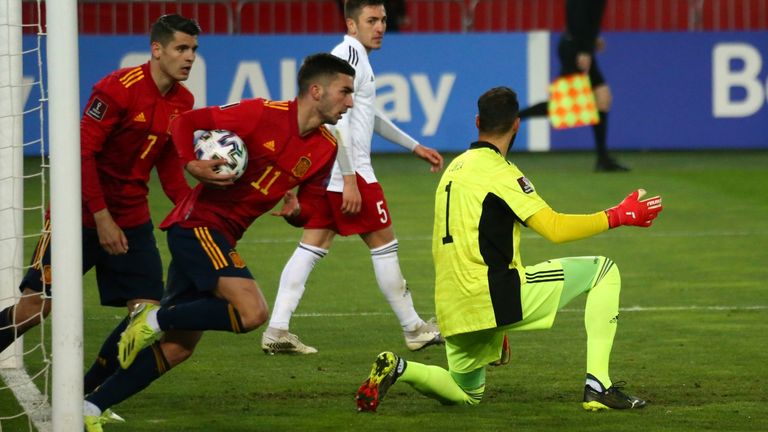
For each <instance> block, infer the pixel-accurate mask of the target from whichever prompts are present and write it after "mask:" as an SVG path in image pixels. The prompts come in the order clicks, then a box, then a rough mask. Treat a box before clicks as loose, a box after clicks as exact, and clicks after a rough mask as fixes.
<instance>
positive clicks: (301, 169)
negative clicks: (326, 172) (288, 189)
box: [291, 156, 312, 178]
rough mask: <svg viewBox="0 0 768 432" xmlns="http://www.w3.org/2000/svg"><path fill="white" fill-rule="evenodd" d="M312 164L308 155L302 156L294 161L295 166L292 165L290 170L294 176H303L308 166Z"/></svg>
mask: <svg viewBox="0 0 768 432" xmlns="http://www.w3.org/2000/svg"><path fill="white" fill-rule="evenodd" d="M311 166H312V161H311V160H309V158H308V157H306V156H302V157H300V158H299V161H298V162H297V163H296V166H295V167H293V169H292V170H291V173H293V175H294V176H296V177H298V178H301V177H304V174H306V173H307V171H309V167H311Z"/></svg>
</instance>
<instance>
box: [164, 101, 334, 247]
mask: <svg viewBox="0 0 768 432" xmlns="http://www.w3.org/2000/svg"><path fill="white" fill-rule="evenodd" d="M212 129H226V130H229V131H231V132H234V133H236V134H237V135H238V136H240V138H242V140H243V142H244V143H245V145H246V147H247V148H248V168H247V169H246V170H245V173H243V175H242V177H240V178H239V179H238V180H237V181H236V182H235V184H233V185H232V186H228V187H226V188H213V187H210V186H204V185H202V184H198V185H197V187H195V188H194V189H193V190H192V192H190V193H189V194H188V195H187V196H186V197H184V199H183V200H182V202H180V203H179V204H178V205H176V207H174V209H173V210H172V211H171V213H170V214H169V215H168V217H167V218H166V219H165V220H164V221H163V223H162V224H161V225H160V228H161V229H168V228H170V227H171V226H172V225H177V224H178V225H179V226H181V227H185V228H194V227H202V226H204V227H208V228H211V229H215V230H218V231H220V232H221V233H222V234H224V236H226V237H227V239H228V240H229V241H230V242H231V243H232V244H233V245H234V244H235V243H236V242H237V240H239V239H240V238H241V237H242V236H243V233H244V232H245V230H246V229H247V228H248V227H249V226H250V225H251V223H253V221H254V220H255V219H256V218H258V217H259V216H261V215H262V214H264V213H266V212H268V211H270V210H271V209H272V208H273V207H274V206H275V205H276V204H278V203H279V202H280V201H281V200H282V198H283V195H285V193H286V192H287V191H290V190H292V189H293V188H295V187H296V186H298V187H299V188H300V190H301V191H302V192H303V193H304V194H307V193H309V194H313V195H322V194H324V193H325V187H326V185H327V181H328V177H329V175H330V172H331V168H332V167H333V162H334V160H335V158H336V139H335V138H334V136H333V134H331V133H330V132H329V131H328V130H327V129H326V128H325V126H320V127H319V128H317V129H315V130H313V131H311V132H310V133H308V134H306V135H305V136H300V135H299V125H298V112H297V102H296V100H293V101H290V102H287V101H269V100H265V99H248V100H244V101H241V102H240V103H236V104H231V105H225V106H221V107H208V108H202V109H199V110H193V111H189V112H187V113H185V114H183V115H181V116H180V117H179V118H178V119H176V120H175V121H174V122H173V124H172V125H171V132H172V134H173V140H174V143H175V145H176V148H177V151H178V153H179V156H180V157H181V159H182V163H183V164H185V165H186V163H187V162H189V161H191V160H194V159H195V155H194V150H193V148H194V145H193V134H192V132H194V131H195V130H212ZM302 211H305V209H302Z"/></svg>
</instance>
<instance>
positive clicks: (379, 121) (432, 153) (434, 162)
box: [373, 108, 443, 172]
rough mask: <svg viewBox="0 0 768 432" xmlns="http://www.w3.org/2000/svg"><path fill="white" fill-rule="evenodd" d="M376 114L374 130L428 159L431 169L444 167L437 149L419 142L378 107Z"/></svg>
mask: <svg viewBox="0 0 768 432" xmlns="http://www.w3.org/2000/svg"><path fill="white" fill-rule="evenodd" d="M375 114H376V115H375V117H374V122H373V130H374V132H376V133H377V134H379V135H380V136H381V137H382V138H384V139H386V140H387V141H390V142H392V143H395V144H397V145H400V146H402V147H405V148H407V149H408V150H410V151H411V152H413V153H414V154H415V155H416V156H418V157H420V158H422V159H424V160H425V161H427V162H428V163H429V164H430V165H431V168H430V171H432V172H437V171H440V170H441V169H443V156H442V155H440V153H439V152H438V151H437V150H435V149H432V148H430V147H426V146H423V145H421V144H419V143H418V141H416V140H415V139H413V137H411V136H410V135H408V134H407V133H405V132H404V131H403V130H402V129H400V128H399V127H397V125H396V124H394V123H393V122H392V120H390V119H388V118H387V116H386V115H384V113H382V112H381V111H379V109H378V108H376V109H375Z"/></svg>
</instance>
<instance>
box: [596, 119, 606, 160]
mask: <svg viewBox="0 0 768 432" xmlns="http://www.w3.org/2000/svg"><path fill="white" fill-rule="evenodd" d="M597 113H598V115H599V117H600V123H598V124H596V125H593V126H592V132H593V134H594V135H595V151H597V158H598V159H599V160H602V159H607V158H608V146H607V145H606V136H607V135H608V113H607V112H605V111H598V112H597Z"/></svg>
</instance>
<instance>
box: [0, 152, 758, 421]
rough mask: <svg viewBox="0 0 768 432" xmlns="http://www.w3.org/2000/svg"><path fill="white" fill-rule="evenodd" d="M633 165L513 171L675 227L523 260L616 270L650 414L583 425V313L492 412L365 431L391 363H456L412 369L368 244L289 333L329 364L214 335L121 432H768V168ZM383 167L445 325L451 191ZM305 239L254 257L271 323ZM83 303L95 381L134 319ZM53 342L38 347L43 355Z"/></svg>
mask: <svg viewBox="0 0 768 432" xmlns="http://www.w3.org/2000/svg"><path fill="white" fill-rule="evenodd" d="M452 156H453V155H449V156H448V159H450V158H451V157H452ZM620 158H621V160H622V161H624V162H627V163H628V164H629V165H631V166H632V167H633V170H632V172H630V173H621V174H595V173H593V172H591V167H592V162H593V161H592V155H591V154H588V153H565V154H529V153H514V154H512V155H511V156H510V159H511V160H513V161H515V162H516V163H517V164H518V166H519V167H520V168H521V169H522V170H523V172H525V173H526V175H527V177H528V178H529V179H530V180H531V181H532V182H533V184H534V185H535V186H536V188H537V190H538V192H539V193H540V194H541V195H542V196H543V197H544V198H545V199H546V200H547V201H548V202H549V203H550V205H552V207H553V208H554V209H555V210H557V211H560V212H569V213H587V212H593V211H598V210H601V209H604V208H607V207H610V206H612V205H614V204H616V203H618V202H619V201H621V200H622V199H623V198H624V196H626V194H628V193H629V192H630V191H632V190H633V189H634V188H637V187H644V188H645V189H647V190H648V192H649V194H651V195H655V194H661V195H662V196H663V200H664V211H663V212H662V213H661V215H660V216H659V219H657V221H656V223H655V224H654V226H653V227H652V228H650V229H642V228H634V227H624V228H621V229H617V230H612V231H610V232H608V233H604V234H602V235H600V236H597V237H593V238H591V239H587V240H583V241H579V242H573V243H568V244H564V245H554V244H550V243H548V242H547V241H546V240H544V239H541V238H539V237H537V236H536V235H535V234H533V233H532V232H530V231H529V232H524V233H523V239H522V246H521V248H522V256H523V262H524V263H526V264H534V263H537V262H539V261H542V260H545V259H548V258H555V257H563V256H577V255H598V254H599V255H606V256H608V257H611V258H612V259H613V260H614V261H615V262H616V263H617V264H618V266H619V268H620V269H621V272H622V277H623V287H622V300H621V305H622V313H621V320H620V325H619V330H618V333H617V336H616V340H615V343H614V348H613V355H612V362H611V376H612V378H613V380H614V381H619V380H625V381H627V383H628V384H627V390H628V391H629V392H631V393H634V394H637V395H638V396H640V397H644V398H647V399H649V401H650V403H649V405H648V406H647V407H646V408H645V409H644V410H641V411H637V412H618V411H614V412H603V413H587V412H584V411H582V409H581V406H580V403H579V402H580V400H581V399H580V398H581V393H582V386H583V375H584V367H585V335H584V329H583V307H584V300H583V298H580V299H577V300H576V301H574V302H573V303H572V304H570V305H568V306H567V307H566V309H565V310H563V311H562V312H561V313H560V314H559V315H558V318H557V320H556V322H555V325H554V327H553V328H552V329H551V330H548V331H536V332H521V333H513V334H511V340H510V342H511V346H512V353H513V354H512V355H513V357H512V363H511V364H510V365H508V366H505V367H500V368H490V369H489V371H488V375H487V386H486V395H485V399H484V400H483V402H482V403H481V404H480V405H479V406H477V407H473V408H466V407H444V406H441V405H440V404H439V403H438V402H436V401H434V400H431V399H428V398H426V397H423V396H421V395H420V394H418V393H416V392H415V391H413V390H412V389H411V388H410V387H409V386H408V385H406V384H398V385H395V386H394V387H393V388H392V389H391V390H390V392H389V394H388V395H387V397H386V398H385V399H384V400H383V402H382V404H381V406H380V407H379V412H378V413H377V414H373V415H371V414H357V413H356V412H355V404H354V400H353V396H354V392H355V390H356V389H357V386H358V385H359V384H360V382H361V381H362V380H363V378H364V377H365V376H366V375H367V373H368V370H369V367H370V362H371V361H372V360H373V359H374V357H375V356H376V354H378V353H379V352H380V351H383V350H394V351H396V352H397V353H399V354H402V355H404V356H405V357H406V358H407V359H412V360H416V361H419V362H423V363H431V364H438V365H442V366H444V365H445V356H444V351H443V349H442V348H434V347H433V348H429V349H426V350H424V351H422V352H418V353H409V352H406V350H405V346H404V342H403V340H402V336H401V332H400V330H399V326H398V324H397V321H396V319H395V317H394V315H393V314H392V313H391V312H390V310H389V307H388V305H387V304H386V302H385V300H384V298H383V296H382V295H381V294H380V293H379V291H378V288H377V286H376V283H375V280H374V277H373V271H372V268H371V262H370V255H369V254H368V251H367V249H366V248H365V246H364V244H363V243H362V241H360V240H359V239H358V238H338V239H337V240H336V243H335V245H334V246H333V248H332V249H331V253H330V254H329V255H328V256H327V257H326V258H325V259H323V260H322V261H321V262H320V263H319V264H318V266H317V267H316V268H315V271H314V272H313V273H312V275H311V278H310V280H309V283H308V287H307V291H306V293H305V296H304V299H303V301H302V303H301V304H300V306H299V309H298V310H297V312H296V315H295V317H294V319H293V321H292V328H291V330H292V331H293V332H295V333H297V334H299V335H300V336H301V338H302V339H303V340H304V341H305V342H307V343H309V344H311V345H313V346H315V347H317V348H318V349H319V350H320V352H319V353H318V354H316V355H313V356H306V357H286V356H274V357H270V356H266V355H264V354H263V353H262V351H261V349H260V340H261V333H262V329H258V330H256V331H254V332H252V333H250V334H245V335H233V334H228V333H220V332H208V333H207V334H206V335H205V337H204V338H203V340H202V342H201V343H200V345H199V346H198V349H197V352H196V353H195V355H194V356H193V357H192V358H191V359H190V360H189V361H187V362H186V363H184V364H182V365H181V366H179V367H178V368H177V369H174V370H172V371H171V372H169V373H168V374H167V375H165V376H164V377H162V378H161V379H160V380H158V381H156V382H155V383H154V384H153V385H152V386H151V387H149V388H148V389H147V390H145V391H144V392H142V393H140V394H139V395H137V396H135V397H133V398H131V399H129V400H127V401H125V402H124V403H122V404H120V405H118V406H116V407H114V409H115V411H116V412H118V413H120V414H121V415H122V416H124V417H125V418H126V419H127V421H128V422H127V423H126V424H124V425H107V426H106V427H105V430H106V431H107V432H112V431H114V432H120V431H132V432H139V431H158V430H162V431H346V430H349V431H353V430H364V431H435V430H440V431H579V430H595V431H607V430H611V431H632V432H637V431H675V432H678V431H702V430H716V431H747V430H754V431H758V430H768V420H767V419H766V415H768V409H767V408H766V406H768V390H766V389H768V372H766V369H767V368H766V360H768V354H766V353H767V352H768V351H766V343H767V342H768V337H767V336H766V330H768V327H766V323H768V291H767V290H766V280H767V279H768V270H766V268H767V265H766V263H768V223H766V215H768V192H766V185H768V152H695V153H694V152H681V153H677V152H669V153H627V154H621V155H620ZM374 167H375V168H376V173H377V175H378V177H379V180H380V182H381V184H382V185H383V187H384V190H385V193H386V196H387V199H388V201H389V206H390V209H391V212H392V217H393V221H394V228H395V231H396V233H397V236H398V239H399V241H400V262H401V266H402V269H403V274H404V275H405V277H406V279H407V280H408V284H409V286H410V288H411V290H412V293H413V298H414V300H415V303H416V307H417V310H418V311H419V312H420V313H421V314H422V316H423V317H424V318H429V317H431V316H433V314H434V304H433V292H432V285H433V277H434V272H433V268H432V262H431V252H430V235H431V226H432V212H433V210H432V205H433V193H434V189H435V186H436V184H437V181H438V178H439V176H438V175H434V174H430V173H429V171H428V169H427V166H426V164H424V163H422V162H421V161H419V160H418V159H417V158H415V157H411V156H408V155H377V156H375V157H374ZM153 181H154V180H153ZM151 202H152V207H153V214H154V215H155V222H156V223H159V221H160V220H161V218H162V216H163V215H164V214H165V213H166V212H167V211H168V210H169V203H168V201H167V200H166V199H165V197H164V196H163V195H162V192H161V189H160V188H159V187H158V185H157V183H156V181H154V183H153V193H152V195H151ZM300 235H301V232H300V231H299V230H297V229H295V228H292V227H290V226H288V225H287V224H285V223H284V222H283V221H282V220H280V219H278V218H274V217H271V216H268V215H267V216H264V217H262V218H261V219H260V220H257V221H256V223H255V224H254V225H253V226H252V227H251V228H250V230H249V231H248V232H247V234H246V235H245V237H244V239H243V240H242V241H241V242H240V243H239V245H238V250H239V252H240V254H241V255H242V256H243V257H244V258H245V260H246V261H247V262H248V265H249V267H250V269H251V271H252V272H253V274H254V276H255V277H256V280H257V281H258V283H259V284H260V286H261V288H262V291H263V292H264V294H265V296H266V298H267V300H268V301H269V303H270V305H271V304H272V303H273V301H274V298H275V294H276V291H277V284H278V279H279V276H280V272H281V270H282V267H283V264H284V263H285V262H286V260H287V259H288V257H289V256H290V254H291V253H292V251H293V249H294V248H295V246H296V243H297V241H298V239H299V237H300ZM30 242H34V239H32V240H30ZM158 243H159V247H160V249H161V251H162V253H163V256H164V259H165V260H166V261H165V262H166V264H167V248H166V245H165V235H164V234H162V233H159V234H158ZM54 291H55V289H54ZM85 298H86V302H85V323H84V327H85V358H86V362H87V363H89V362H90V361H92V360H93V358H94V356H95V354H96V352H97V350H98V348H99V345H100V343H101V341H102V340H103V338H104V337H105V336H106V335H107V333H108V332H109V331H110V329H111V328H112V327H113V326H114V325H116V324H117V322H118V320H119V319H121V317H122V316H123V315H124V310H122V309H113V308H103V307H100V306H99V305H98V299H97V291H96V288H95V277H94V275H93V274H89V275H88V276H86V278H85ZM47 334H48V335H49V334H50V333H47ZM37 337H38V336H37V333H36V332H35V334H33V335H31V336H29V337H28V340H29V341H28V343H34V340H35V339H36V338H37ZM30 363H31V364H30V368H33V367H35V364H34V363H35V362H34V361H30ZM86 366H87V365H86ZM15 409H16V407H15V406H14V401H13V399H12V398H10V396H8V394H7V391H6V392H2V393H0V416H2V415H3V412H9V411H14V410H15ZM6 410H8V411H6ZM0 429H1V430H3V431H6V430H9V431H18V430H27V419H26V418H24V417H22V418H20V419H17V420H10V421H2V422H1V423H0Z"/></svg>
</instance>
